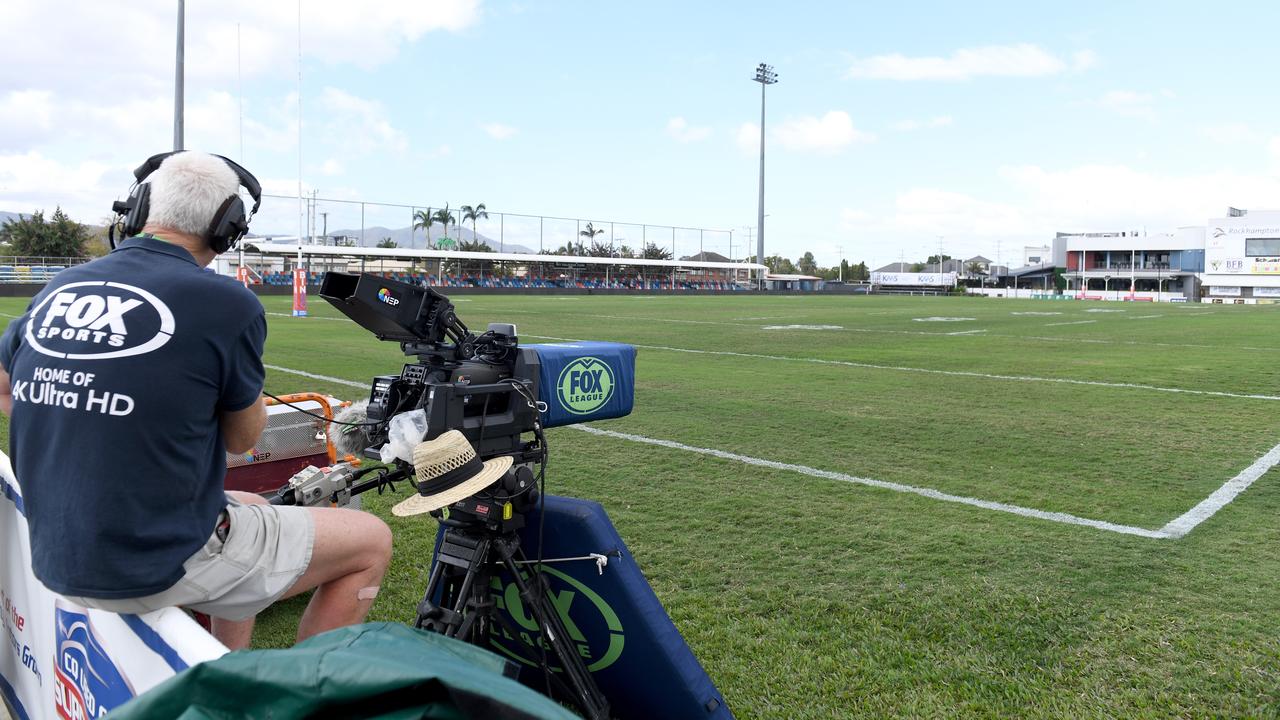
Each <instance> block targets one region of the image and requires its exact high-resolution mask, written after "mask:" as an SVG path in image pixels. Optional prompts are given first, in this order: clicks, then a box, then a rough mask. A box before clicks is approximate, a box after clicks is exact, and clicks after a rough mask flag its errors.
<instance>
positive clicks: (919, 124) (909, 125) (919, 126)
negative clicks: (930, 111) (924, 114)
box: [892, 115, 951, 132]
mask: <svg viewBox="0 0 1280 720" xmlns="http://www.w3.org/2000/svg"><path fill="white" fill-rule="evenodd" d="M950 124H951V116H950V115H937V116H935V117H931V118H929V119H928V120H900V121H898V122H896V123H894V124H893V125H892V127H893V129H894V130H898V131H900V132H910V131H912V130H925V129H931V128H940V127H947V126H948V125H950Z"/></svg>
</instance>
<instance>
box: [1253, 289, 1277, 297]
mask: <svg viewBox="0 0 1280 720" xmlns="http://www.w3.org/2000/svg"><path fill="white" fill-rule="evenodd" d="M1253 296H1254V297H1280V287H1256V288H1254V289H1253Z"/></svg>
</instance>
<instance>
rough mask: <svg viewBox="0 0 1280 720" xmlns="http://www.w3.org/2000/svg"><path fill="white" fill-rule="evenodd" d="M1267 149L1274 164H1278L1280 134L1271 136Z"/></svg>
mask: <svg viewBox="0 0 1280 720" xmlns="http://www.w3.org/2000/svg"><path fill="white" fill-rule="evenodd" d="M1267 151H1268V152H1270V153H1271V159H1272V160H1274V161H1275V163H1276V165H1277V166H1280V135H1277V136H1275V137H1273V138H1271V142H1269V143H1267ZM1272 202H1273V203H1274V201H1272Z"/></svg>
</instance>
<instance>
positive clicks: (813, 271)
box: [747, 252, 871, 282]
mask: <svg viewBox="0 0 1280 720" xmlns="http://www.w3.org/2000/svg"><path fill="white" fill-rule="evenodd" d="M747 259H748V260H752V259H754V258H747ZM764 264H765V265H766V266H767V267H768V268H769V272H770V273H771V274H774V275H812V276H814V277H820V278H822V279H824V280H838V279H840V278H844V281H845V282H867V281H868V280H870V279H871V271H870V270H869V269H868V268H867V264H866V263H865V262H860V263H858V264H857V265H853V264H850V262H849V261H848V260H841V261H840V264H839V265H835V266H832V267H821V266H819V265H818V261H817V260H815V259H814V257H813V253H811V252H806V253H805V254H804V255H801V256H800V258H799V259H797V260H796V261H795V262H794V263H793V262H791V260H790V259H788V258H784V257H782V256H781V255H770V256H768V257H766V258H765V259H764Z"/></svg>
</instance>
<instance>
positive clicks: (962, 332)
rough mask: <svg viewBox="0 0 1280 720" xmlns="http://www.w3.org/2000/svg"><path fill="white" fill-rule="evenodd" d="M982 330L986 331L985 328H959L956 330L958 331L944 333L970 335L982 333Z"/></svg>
mask: <svg viewBox="0 0 1280 720" xmlns="http://www.w3.org/2000/svg"><path fill="white" fill-rule="evenodd" d="M984 332H986V330H985V329H983V330H960V331H958V332H949V333H945V334H946V335H972V334H974V333H984Z"/></svg>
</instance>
